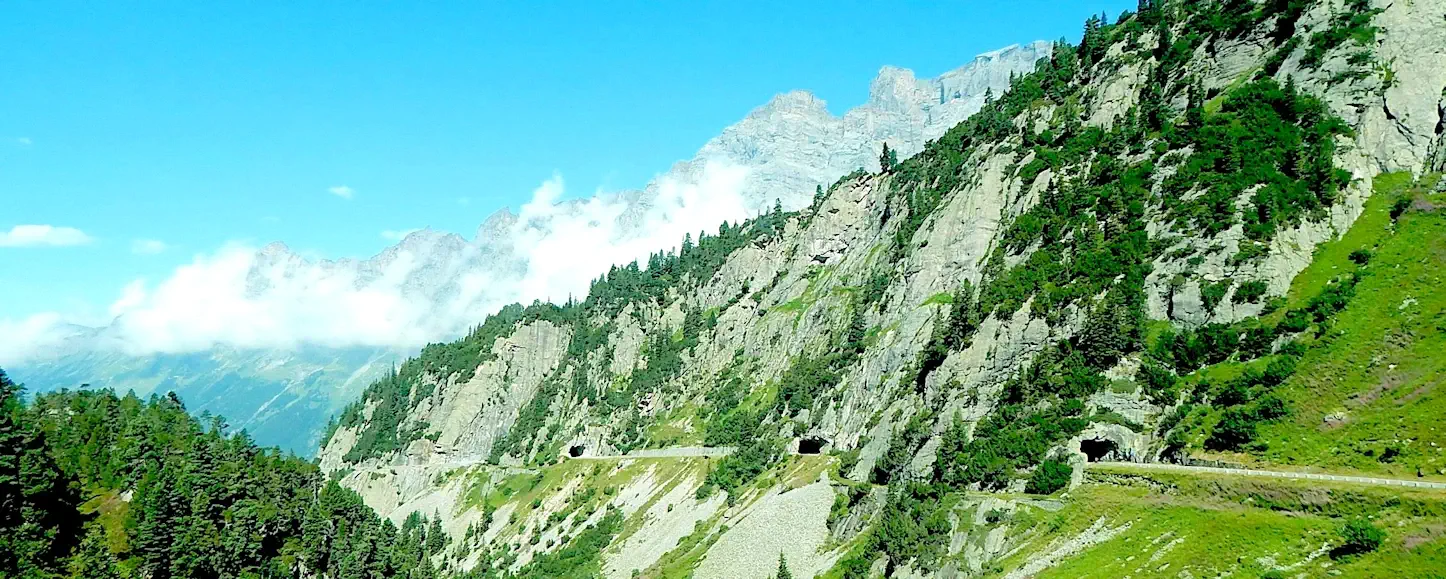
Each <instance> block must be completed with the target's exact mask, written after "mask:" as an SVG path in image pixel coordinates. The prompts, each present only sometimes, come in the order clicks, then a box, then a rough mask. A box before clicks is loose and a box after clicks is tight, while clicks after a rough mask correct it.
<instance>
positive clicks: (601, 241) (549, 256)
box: [512, 163, 748, 302]
mask: <svg viewBox="0 0 1446 579" xmlns="http://www.w3.org/2000/svg"><path fill="white" fill-rule="evenodd" d="M747 176H748V170H747V169H745V168H743V167H740V166H735V165H725V164H720V163H710V164H708V165H707V166H706V167H705V168H704V170H703V171H702V174H701V176H700V177H699V178H698V181H697V182H684V181H680V180H677V179H672V178H664V179H662V180H660V181H659V182H658V183H657V193H658V197H657V198H656V199H655V200H653V202H652V203H651V204H649V206H648V207H647V208H646V209H645V211H643V213H642V214H641V215H636V216H632V215H630V216H629V218H628V219H627V220H622V219H620V217H622V216H623V213H624V212H625V211H628V210H629V207H628V205H627V204H626V203H625V202H624V201H623V200H622V199H618V198H617V197H615V196H609V195H594V196H593V197H591V198H589V199H586V200H584V201H580V202H573V203H566V204H562V205H559V204H557V200H558V199H559V198H561V197H562V195H563V191H564V189H563V182H562V179H561V177H554V178H552V179H550V180H548V181H547V182H546V183H544V184H543V185H542V186H541V187H539V188H538V189H537V190H536V191H535V192H533V196H532V200H531V201H530V202H529V203H527V204H526V205H524V206H523V207H522V211H521V212H520V213H519V214H518V219H517V223H516V225H515V226H514V228H513V232H512V237H513V244H514V246H515V247H517V249H518V250H519V252H520V253H522V254H524V255H526V256H528V258H529V259H528V264H527V273H526V275H525V276H524V277H523V279H522V280H520V282H519V284H518V289H517V298H518V300H519V301H523V302H526V301H530V300H532V299H551V300H554V301H561V300H564V299H566V298H567V296H569V295H572V296H578V297H581V296H583V295H586V294H587V290H588V287H589V285H590V284H591V282H592V280H593V279H595V278H596V277H597V276H598V275H601V274H602V273H604V272H606V271H607V269H608V268H609V267H610V266H612V265H614V264H624V263H628V262H631V261H633V260H639V261H641V262H644V263H646V261H647V257H648V254H649V253H652V252H656V251H658V250H660V249H665V248H668V249H671V248H676V247H677V246H678V245H679V244H680V243H681V242H682V241H683V236H684V235H697V234H698V232H700V231H708V232H709V233H717V231H718V225H719V224H720V223H722V222H723V221H741V220H743V219H744V218H746V217H747V216H748V209H747V206H746V203H745V202H744V199H743V196H742V189H743V182H744V179H746V178H747Z"/></svg>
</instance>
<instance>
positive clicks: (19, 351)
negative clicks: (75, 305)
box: [0, 312, 66, 368]
mask: <svg viewBox="0 0 1446 579" xmlns="http://www.w3.org/2000/svg"><path fill="white" fill-rule="evenodd" d="M65 328H66V326H65V325H64V324H63V323H62V322H61V316H60V315H59V314H56V313H53V312H45V313H39V314H35V315H33V316H30V317H28V318H25V319H23V320H19V321H15V320H6V319H0V368H4V367H5V366H6V365H7V364H14V363H17V362H21V361H24V360H28V359H31V358H34V357H37V356H41V355H43V354H44V353H46V352H47V351H51V350H52V349H54V347H55V345H56V344H58V343H59V342H60V341H61V340H63V339H64V338H65V337H66V329H65Z"/></svg>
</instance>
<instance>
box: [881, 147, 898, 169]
mask: <svg viewBox="0 0 1446 579" xmlns="http://www.w3.org/2000/svg"><path fill="white" fill-rule="evenodd" d="M898 164H899V155H898V153H897V152H895V151H894V150H893V149H890V148H889V143H888V142H885V143H884V151H883V152H882V153H879V168H880V170H881V171H882V172H884V173H888V172H891V171H893V170H894V166H895V165H898Z"/></svg>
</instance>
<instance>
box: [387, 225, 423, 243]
mask: <svg viewBox="0 0 1446 579" xmlns="http://www.w3.org/2000/svg"><path fill="white" fill-rule="evenodd" d="M418 231H421V230H420V229H416V228H413V229H387V230H385V231H382V239H385V240H387V241H401V240H403V239H406V237H407V236H408V235H411V234H413V233H416V232H418Z"/></svg>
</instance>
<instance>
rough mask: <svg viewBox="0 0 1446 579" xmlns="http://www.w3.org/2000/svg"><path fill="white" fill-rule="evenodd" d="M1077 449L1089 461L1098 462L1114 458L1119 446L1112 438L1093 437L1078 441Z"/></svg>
mask: <svg viewBox="0 0 1446 579" xmlns="http://www.w3.org/2000/svg"><path fill="white" fill-rule="evenodd" d="M1079 450H1080V452H1083V453H1084V454H1085V458H1086V459H1088V460H1089V461H1090V462H1100V461H1104V460H1110V459H1112V458H1114V456H1115V451H1117V450H1119V446H1118V445H1116V444H1115V441H1113V440H1108V439H1100V438H1093V439H1085V440H1081V441H1079Z"/></svg>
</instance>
